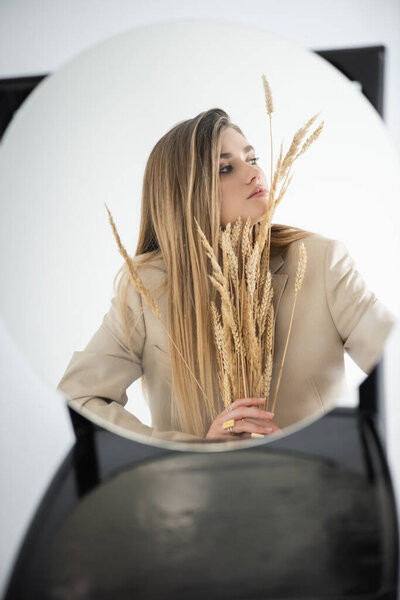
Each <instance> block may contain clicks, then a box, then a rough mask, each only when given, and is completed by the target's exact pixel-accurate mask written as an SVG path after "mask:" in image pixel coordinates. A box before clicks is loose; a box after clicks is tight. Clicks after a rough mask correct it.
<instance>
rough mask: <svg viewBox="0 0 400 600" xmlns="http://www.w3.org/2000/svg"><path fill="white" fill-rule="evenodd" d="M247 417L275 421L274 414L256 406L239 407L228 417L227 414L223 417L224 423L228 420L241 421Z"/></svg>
mask: <svg viewBox="0 0 400 600" xmlns="http://www.w3.org/2000/svg"><path fill="white" fill-rule="evenodd" d="M247 417H249V418H253V419H273V418H274V413H271V412H267V411H266V410H263V409H262V408H257V407H256V406H239V407H238V408H234V409H232V410H231V411H230V412H229V413H228V415H227V414H226V413H223V415H222V419H223V421H226V420H228V419H235V420H239V419H243V418H247Z"/></svg>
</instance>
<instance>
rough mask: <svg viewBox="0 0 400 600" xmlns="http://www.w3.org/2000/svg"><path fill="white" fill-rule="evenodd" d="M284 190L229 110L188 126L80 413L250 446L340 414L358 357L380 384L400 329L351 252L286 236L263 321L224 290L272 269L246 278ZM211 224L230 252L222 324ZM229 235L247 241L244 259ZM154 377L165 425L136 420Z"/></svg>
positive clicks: (90, 363) (71, 379) (90, 351)
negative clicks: (348, 369) (132, 403)
mask: <svg viewBox="0 0 400 600" xmlns="http://www.w3.org/2000/svg"><path fill="white" fill-rule="evenodd" d="M273 186H274V180H273V179H272V181H270V182H269V183H268V181H267V176H266V174H265V172H264V171H263V169H262V168H261V166H260V165H259V164H258V157H257V155H256V150H255V148H254V147H253V146H252V145H251V142H250V141H249V140H248V139H247V138H246V136H245V134H244V133H243V131H242V129H241V128H240V126H238V125H237V124H235V123H233V122H232V121H231V119H230V117H229V115H228V114H227V112H226V111H224V110H223V109H221V108H214V109H209V110H206V111H203V112H201V113H199V114H198V115H196V116H195V117H193V118H190V119H187V120H183V121H181V122H179V123H178V124H176V125H175V126H173V127H172V128H171V129H170V130H169V131H168V132H167V133H165V134H164V135H163V136H162V137H161V138H160V139H159V140H158V141H157V143H156V144H155V146H154V148H153V149H152V151H151V153H150V156H149V158H148V160H147V163H146V167H145V172H144V178H143V186H142V206H141V213H140V214H141V217H140V229H139V238H138V243H137V247H136V251H135V254H134V260H133V261H131V262H130V261H126V262H125V263H124V264H123V265H122V267H121V269H120V270H119V272H118V273H117V277H116V285H115V295H114V297H113V298H112V301H111V306H110V308H109V311H108V312H107V314H106V315H105V316H104V319H103V321H102V323H101V325H100V327H99V329H98V330H97V331H96V332H95V333H94V335H93V336H92V338H91V339H90V340H89V342H88V344H87V345H86V347H85V348H84V350H82V351H75V352H74V354H73V356H72V358H71V360H70V363H69V364H68V366H67V369H66V372H65V374H64V375H63V377H62V379H61V381H60V382H59V384H58V389H59V390H60V391H61V392H62V393H64V395H65V396H66V397H67V398H68V401H69V403H70V405H71V406H72V407H74V408H77V409H78V410H81V411H82V410H83V411H84V414H86V415H87V416H90V415H97V416H99V417H101V418H103V419H105V420H106V421H107V422H109V423H112V424H114V425H117V426H119V427H122V428H125V429H127V430H129V431H132V432H135V433H137V434H141V435H145V436H148V437H149V438H153V439H165V440H174V441H199V442H200V441H217V440H218V441H233V440H235V441H239V440H243V439H249V438H260V437H264V436H273V435H277V434H278V435H279V434H280V433H281V432H282V430H283V429H284V428H286V427H288V426H291V425H294V424H296V423H299V422H301V421H303V420H304V419H307V418H310V417H317V416H322V415H323V414H325V413H326V412H327V411H329V410H330V409H332V408H333V406H334V403H335V400H336V399H337V398H338V397H339V396H340V394H341V393H343V392H344V390H345V369H344V353H345V352H347V353H348V354H349V355H350V357H351V358H352V359H353V360H354V362H355V363H356V364H357V365H358V366H359V367H360V368H361V369H362V370H363V371H364V372H365V373H368V372H369V371H370V370H371V369H372V367H373V366H374V365H375V363H376V362H377V360H378V359H379V356H380V354H381V352H382V348H383V344H384V342H385V339H386V337H387V335H388V334H389V332H390V330H391V328H392V326H393V324H394V322H395V317H394V315H393V313H392V312H391V311H390V310H389V309H388V307H386V306H385V305H384V304H383V303H382V302H381V301H380V300H379V299H378V298H377V297H376V296H375V294H374V293H373V291H372V290H370V289H369V288H368V286H367V285H366V283H365V281H364V279H363V277H362V275H361V274H360V273H359V272H358V271H357V269H356V266H355V261H354V259H353V258H352V256H351V255H350V253H349V251H348V249H347V248H346V246H345V245H344V244H343V243H342V242H340V241H338V240H333V239H330V238H327V237H325V236H323V235H320V234H318V233H317V232H312V231H306V230H303V229H301V228H299V227H296V226H295V225H294V224H293V225H283V224H278V223H273V224H272V227H271V231H270V245H268V244H266V245H264V246H263V248H264V249H263V254H262V255H261V256H260V258H259V263H261V264H265V263H264V259H265V257H267V260H268V261H269V262H268V265H269V272H270V275H271V278H270V281H269V282H268V281H267V277H265V278H264V277H263V275H267V273H268V267H267V269H266V270H265V272H264V271H263V270H262V269H260V270H259V271H257V270H256V267H254V277H253V280H254V286H253V287H254V290H253V293H254V294H256V295H258V299H259V302H258V303H257V302H256V303H255V304H254V310H253V304H252V303H250V302H249V301H248V298H247V297H245V296H244V295H243V294H241V292H240V288H239V286H238V287H236V288H235V287H234V286H230V285H228V284H227V283H226V284H224V283H223V280H222V274H227V272H228V271H229V270H230V269H231V268H232V270H233V272H234V273H235V276H236V278H238V280H239V278H242V276H243V277H244V278H245V279H246V278H247V279H246V281H247V288H250V287H251V283H250V281H251V278H250V276H249V273H250V269H251V264H254V265H255V264H256V262H255V261H254V260H253V259H250V258H249V261H248V262H247V263H246V268H245V269H244V268H243V269H242V271H241V274H240V275H238V273H240V269H239V265H242V264H244V263H242V261H243V260H244V256H245V255H246V248H247V247H248V254H249V257H250V255H252V249H253V248H254V247H255V242H256V241H257V240H258V239H259V235H260V232H261V228H262V224H263V222H264V221H265V219H264V221H263V217H264V216H265V215H266V214H268V210H269V209H270V208H271V203H272V202H273V201H274V197H273V194H272V190H271V188H272V187H273ZM239 217H240V218H239ZM241 223H247V224H248V227H246V226H245V225H243V227H241V225H240V224H241ZM197 224H198V225H199V226H200V229H201V231H202V232H203V235H204V236H205V238H206V240H207V243H208V248H209V249H210V253H211V252H212V251H215V250H216V253H215V252H213V254H212V258H211V263H212V261H213V260H214V261H217V262H218V264H219V267H220V270H218V268H217V267H216V270H214V275H215V274H217V277H218V273H220V277H221V279H220V281H219V287H218V281H217V285H216V286H215V287H216V289H220V290H221V292H220V302H219V310H220V313H218V309H217V305H216V300H217V297H216V295H215V293H214V294H213V286H212V285H211V283H210V280H211V281H212V277H210V268H209V260H208V259H209V258H210V254H209V255H208V256H207V253H206V252H205V251H204V246H205V244H203V243H202V242H201V237H200V236H199V232H198V229H197ZM237 225H239V227H238V226H237ZM231 226H232V227H231ZM220 228H222V230H224V231H225V232H227V231H231V232H232V235H231V236H230V237H229V240H230V241H229V244H230V253H228V252H227V246H224V245H221V244H220V243H219V240H220V237H219V233H220ZM237 242H240V243H237ZM246 244H247V246H246ZM221 246H222V247H221ZM206 247H207V246H206ZM224 254H226V255H227V256H228V258H227V256H225V262H224ZM254 256H255V257H256V258H257V255H254ZM227 265H228V266H227ZM233 279H234V278H233ZM263 279H265V281H263ZM256 280H257V281H256ZM215 281H216V279H215V278H214V282H215ZM225 281H227V280H225ZM256 282H257V284H258V286H257V291H256ZM262 282H263V283H264V286H262V285H261V283H262ZM268 284H269V285H268ZM149 292H150V294H149ZM264 292H265V293H264ZM148 294H149V295H148ZM230 295H231V303H229V304H225V299H226V297H229V296H230ZM268 300H269V302H268ZM154 301H155V304H153V305H152V302H154ZM228 307H229V308H228ZM233 307H236V308H237V311H236V312H235V311H234V308H233ZM158 311H159V312H158ZM216 315H218V318H217V317H216ZM220 315H223V316H224V326H223V327H222V326H221V323H220V319H219V316H220ZM267 317H268V318H267ZM255 322H257V325H258V331H259V333H260V332H263V335H261V333H260V336H259V338H257V336H256V335H253V330H252V325H253V324H255ZM261 323H263V324H261ZM256 329H257V327H255V330H254V331H256ZM250 338H251V340H250ZM249 340H250V341H249ZM245 341H246V345H245V344H244V342H245ZM244 346H245V347H244ZM268 347H269V350H268ZM258 350H261V354H257V351H258ZM260 358H261V360H260ZM244 360H246V363H247V368H246V369H242V370H241V369H240V367H241V366H243V361H244ZM235 367H236V370H235ZM233 370H234V371H235V372H234V373H233V372H232V371H233ZM138 378H142V384H143V388H144V391H145V395H146V398H147V401H148V405H149V408H150V412H151V426H149V425H146V424H144V423H142V422H141V421H140V420H139V419H138V418H137V417H136V416H135V415H134V414H132V413H131V412H130V411H127V410H126V409H125V405H126V403H127V399H128V398H127V393H126V390H127V388H128V387H129V386H130V385H131V384H132V382H133V381H135V380H137V379H138ZM250 382H251V383H252V387H251V388H250ZM250 389H251V390H253V394H249V393H248V391H249V390H250ZM254 391H255V392H256V395H254ZM257 392H258V393H257ZM278 392H279V393H278Z"/></svg>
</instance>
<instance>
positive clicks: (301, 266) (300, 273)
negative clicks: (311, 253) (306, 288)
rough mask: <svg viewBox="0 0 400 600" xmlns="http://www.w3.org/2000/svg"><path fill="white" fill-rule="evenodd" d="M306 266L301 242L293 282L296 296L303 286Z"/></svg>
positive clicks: (304, 249) (304, 252) (305, 252)
mask: <svg viewBox="0 0 400 600" xmlns="http://www.w3.org/2000/svg"><path fill="white" fill-rule="evenodd" d="M306 266H307V251H306V247H305V245H304V242H301V244H300V248H299V260H298V263H297V272H296V281H295V293H296V294H298V293H299V291H300V290H301V286H302V285H303V279H304V274H305V271H306Z"/></svg>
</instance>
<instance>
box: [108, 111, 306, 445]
mask: <svg viewBox="0 0 400 600" xmlns="http://www.w3.org/2000/svg"><path fill="white" fill-rule="evenodd" d="M226 127H232V128H234V129H235V130H236V131H238V132H239V133H240V134H241V135H243V133H242V131H241V129H240V128H239V127H238V126H237V125H235V124H233V123H232V122H231V121H230V118H229V116H228V114H227V113H226V112H225V111H224V110H222V109H220V108H213V109H210V110H207V111H204V112H202V113H200V114H198V115H197V116H196V117H194V118H192V119H187V120H185V121H182V122H180V123H178V124H177V125H175V126H174V127H173V128H172V129H170V130H169V131H168V132H167V133H166V134H165V135H164V136H163V137H162V138H161V139H160V140H159V141H158V142H157V143H156V145H155V146H154V148H153V150H152V151H151V153H150V156H149V158H148V161H147V164H146V168H145V173H144V179H143V188H142V208H141V221H140V231H139V239H138V243H137V248H136V251H135V255H134V256H135V257H137V260H136V259H135V262H136V264H137V265H139V264H146V263H148V262H151V260H152V259H154V258H159V257H160V255H161V257H162V258H163V259H164V262H165V265H166V272H167V277H166V280H165V281H164V283H163V285H162V289H163V290H164V291H165V290H167V292H168V332H169V334H170V336H171V337H172V339H173V340H174V341H175V344H176V345H177V347H178V348H179V350H180V352H181V353H182V355H183V356H184V357H185V360H186V361H187V363H188V364H189V366H190V369H191V370H192V372H193V373H194V374H195V376H196V378H197V379H198V381H199V383H200V384H201V386H202V388H203V390H204V392H205V394H206V396H207V398H208V399H211V400H212V403H211V405H209V404H208V403H206V402H205V399H204V396H203V393H202V392H201V390H200V389H199V387H198V385H197V383H196V382H195V380H194V378H193V377H192V376H191V375H190V373H188V370H187V368H186V366H185V364H184V363H183V362H182V359H181V358H180V356H179V355H178V353H177V352H176V350H175V349H174V347H173V346H172V344H171V343H170V354H171V367H172V391H171V394H172V398H171V405H170V410H171V427H172V428H173V429H175V430H179V431H186V432H189V433H193V434H195V435H198V436H203V437H204V436H205V435H206V433H207V431H208V429H209V427H210V425H211V422H212V421H213V419H214V418H215V417H216V415H217V414H218V413H219V412H221V411H222V410H223V404H222V401H221V399H220V398H219V394H218V385H216V373H215V368H216V367H215V365H216V364H217V361H216V353H215V346H214V339H213V331H212V320H211V314H210V306H211V300H214V301H215V300H216V292H215V289H214V288H213V286H212V285H211V284H210V282H209V279H208V277H207V275H208V274H209V273H211V268H210V265H209V259H208V258H207V256H206V254H205V252H204V249H203V247H202V245H201V242H200V240H199V237H198V234H197V230H196V225H195V218H196V219H197V221H198V223H199V225H200V227H201V229H202V230H203V232H204V233H205V235H206V237H207V239H208V241H209V243H210V245H211V247H212V248H213V250H214V252H215V255H216V256H218V235H219V230H220V207H221V200H220V190H219V160H220V151H221V132H222V131H223V129H224V128H226ZM258 226H259V224H256V225H255V226H254V231H253V233H254V234H257V228H258ZM311 234H312V232H309V231H304V230H302V229H298V228H296V227H289V226H286V225H278V224H273V225H272V227H271V253H272V252H273V251H274V249H278V248H283V247H285V246H287V245H288V244H290V243H291V242H293V241H294V240H298V239H300V238H303V237H305V236H308V235H311ZM138 257H140V260H139V258H138ZM139 272H140V271H139ZM120 273H122V274H123V277H121V279H120V281H119V284H118V287H117V295H118V297H119V299H120V306H121V307H122V308H123V309H124V307H125V308H126V306H125V302H124V301H125V299H126V294H127V288H128V286H129V285H134V284H133V283H132V282H131V281H129V276H128V273H127V270H126V269H124V267H122V268H121V269H120V271H119V272H118V273H117V276H118V275H119V274H120ZM117 276H116V278H117ZM122 317H123V319H124V322H125V325H126V323H127V321H126V311H124V310H122ZM128 339H130V336H129V338H128ZM142 385H143V389H144V391H145V392H146V388H145V382H144V381H143V377H142ZM165 400H166V401H169V399H168V398H166V399H165Z"/></svg>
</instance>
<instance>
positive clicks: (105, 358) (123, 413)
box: [57, 285, 199, 441]
mask: <svg viewBox="0 0 400 600" xmlns="http://www.w3.org/2000/svg"><path fill="white" fill-rule="evenodd" d="M128 298H129V300H128V303H127V304H128V315H129V322H133V323H135V327H134V329H133V333H132V335H131V337H130V339H129V340H128V336H127V334H126V329H125V328H124V326H123V321H122V318H121V311H120V303H119V300H118V298H117V296H114V297H113V299H112V300H111V306H110V308H109V311H108V312H107V314H106V315H105V316H104V318H103V321H102V323H101V325H100V327H99V329H98V330H97V331H96V332H95V333H94V335H93V336H92V338H91V339H90V340H89V343H88V344H87V346H86V347H85V349H84V350H83V351H77V352H74V353H73V355H72V358H71V360H70V362H69V364H68V366H67V369H66V371H65V373H64V375H63V377H62V379H61V380H60V382H59V383H58V386H57V389H58V390H59V391H61V392H62V393H63V394H64V396H66V398H67V401H68V404H69V405H70V406H71V407H72V408H76V409H78V411H79V412H81V413H82V414H83V415H84V416H87V417H88V418H89V419H90V417H91V415H92V414H95V415H97V416H99V417H100V418H101V419H105V420H106V421H108V422H110V423H113V424H115V425H117V426H119V427H123V428H125V429H128V430H130V431H133V432H136V433H139V434H141V435H145V436H151V437H154V438H159V439H169V440H180V441H193V440H198V439H199V438H197V437H196V436H193V435H191V434H188V433H184V432H180V431H158V430H156V429H154V428H153V427H149V426H147V425H145V424H144V423H142V422H141V421H140V420H139V419H138V418H137V417H135V416H134V415H133V414H132V413H131V412H129V411H128V410H126V409H125V408H124V407H125V405H126V403H127V401H128V397H127V394H126V389H127V388H128V387H129V386H130V385H131V383H133V382H134V381H135V380H136V379H138V378H139V377H141V375H143V369H142V351H143V346H144V341H145V337H146V332H145V321H144V317H143V308H142V300H141V297H140V294H139V292H138V291H137V290H136V288H135V286H133V285H130V286H129V296H128Z"/></svg>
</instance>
